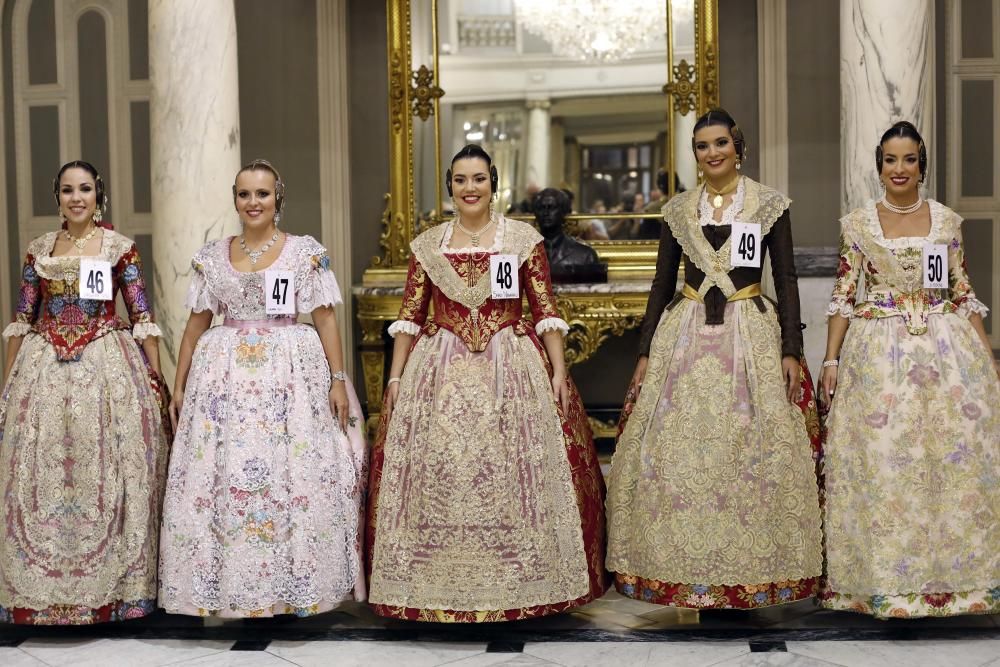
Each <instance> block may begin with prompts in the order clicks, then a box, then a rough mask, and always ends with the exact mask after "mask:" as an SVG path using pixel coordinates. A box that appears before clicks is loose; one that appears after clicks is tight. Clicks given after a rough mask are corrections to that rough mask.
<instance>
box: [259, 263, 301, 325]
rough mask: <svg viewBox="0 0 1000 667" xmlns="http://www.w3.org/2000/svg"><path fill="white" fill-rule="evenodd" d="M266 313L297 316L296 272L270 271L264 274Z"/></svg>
mask: <svg viewBox="0 0 1000 667" xmlns="http://www.w3.org/2000/svg"><path fill="white" fill-rule="evenodd" d="M264 312H266V313H267V314H268V315H294V314H295V272H294V271H279V270H277V269H274V270H271V269H268V270H267V271H265V272H264Z"/></svg>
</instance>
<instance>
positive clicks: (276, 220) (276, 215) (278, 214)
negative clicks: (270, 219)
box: [274, 211, 281, 227]
mask: <svg viewBox="0 0 1000 667" xmlns="http://www.w3.org/2000/svg"><path fill="white" fill-rule="evenodd" d="M280 222H281V211H275V212H274V226H275V227H277V226H278V223H280Z"/></svg>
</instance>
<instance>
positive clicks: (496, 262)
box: [490, 255, 521, 299]
mask: <svg viewBox="0 0 1000 667" xmlns="http://www.w3.org/2000/svg"><path fill="white" fill-rule="evenodd" d="M520 265H521V264H520V262H518V261H517V255H490V294H491V296H492V297H493V298H494V299H518V298H520V297H521V289H520V288H521V286H520V285H518V283H517V269H518V267H519V266H520Z"/></svg>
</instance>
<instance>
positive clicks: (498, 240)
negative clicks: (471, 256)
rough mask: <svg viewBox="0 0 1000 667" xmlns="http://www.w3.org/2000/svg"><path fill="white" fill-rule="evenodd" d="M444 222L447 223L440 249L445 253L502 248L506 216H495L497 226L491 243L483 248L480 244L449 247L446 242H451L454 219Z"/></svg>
mask: <svg viewBox="0 0 1000 667" xmlns="http://www.w3.org/2000/svg"><path fill="white" fill-rule="evenodd" d="M444 224H446V225H448V227H447V229H445V232H444V236H443V237H442V238H441V250H442V252H444V253H445V254H446V255H452V254H455V253H459V252H500V249H501V248H503V241H504V235H505V234H506V233H507V218H505V217H503V216H502V215H498V216H497V222H496V225H497V228H496V232H495V233H494V234H493V245H491V246H490V247H489V248H483V247H480V246H466V247H464V248H449V247H448V244H449V243H451V236H452V234H454V233H455V221H454V220H449V221H448V222H446V223H444Z"/></svg>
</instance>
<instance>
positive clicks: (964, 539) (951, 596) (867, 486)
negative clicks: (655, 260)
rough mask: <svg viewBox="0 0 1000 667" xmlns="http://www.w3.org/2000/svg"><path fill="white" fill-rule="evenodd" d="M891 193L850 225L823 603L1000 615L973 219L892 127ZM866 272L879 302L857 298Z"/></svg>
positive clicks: (991, 369) (988, 388)
mask: <svg viewBox="0 0 1000 667" xmlns="http://www.w3.org/2000/svg"><path fill="white" fill-rule="evenodd" d="M875 166H876V169H877V170H878V175H879V179H880V181H881V184H882V187H883V189H884V193H883V195H882V197H881V199H879V200H878V201H877V202H873V201H869V202H868V204H866V205H865V206H864V207H862V208H859V209H857V210H855V211H852V212H851V213H850V214H848V215H847V216H845V217H844V218H843V219H842V220H841V251H840V268H839V271H838V275H837V282H836V284H835V285H834V289H833V299H832V301H831V303H830V308H829V325H828V326H829V336H828V338H827V345H826V361H824V362H823V366H824V368H823V374H822V376H821V379H820V384H821V392H822V399H824V400H825V401H826V402H827V403H828V404H830V405H831V409H830V414H829V417H828V418H827V421H826V441H825V453H826V463H825V472H826V483H827V496H826V499H827V503H826V508H825V514H826V517H825V526H826V541H827V563H828V565H827V568H828V581H827V583H826V586H825V587H824V592H823V594H822V602H823V605H824V606H826V607H830V608H832V609H847V610H851V611H858V612H862V613H867V614H873V615H875V616H879V617H882V618H886V617H907V616H945V615H950V614H975V613H997V612H1000V480H998V477H997V475H998V462H1000V379H998V377H997V375H998V370H997V367H996V365H995V362H994V360H993V355H992V354H991V351H990V344H989V339H988V338H987V336H986V331H985V329H984V328H983V320H982V318H983V316H984V315H985V314H986V313H987V308H986V306H984V305H983V304H982V303H981V302H980V301H979V300H978V299H976V295H975V293H974V292H973V291H972V285H970V284H969V277H968V274H967V272H966V265H965V255H964V252H963V248H962V232H961V218H959V217H958V215H956V214H955V212H954V211H952V210H950V209H948V208H947V207H945V206H944V205H942V204H939V203H938V202H936V201H934V200H932V199H923V198H922V197H921V194H920V189H919V186H920V183H921V182H922V181H923V180H924V176H925V175H926V173H927V148H926V147H925V146H924V142H923V140H922V139H921V138H920V134H919V133H918V132H917V129H916V128H915V127H914V126H913V125H912V124H911V123H908V122H905V121H902V122H899V123H896V124H895V125H893V126H892V127H891V128H889V130H887V131H886V133H885V134H884V135H883V136H882V139H881V141H880V143H879V146H878V147H877V148H876V149H875ZM862 274H863V275H864V280H865V300H864V301H863V302H861V303H856V290H857V283H858V278H859V276H861V275H862Z"/></svg>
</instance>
